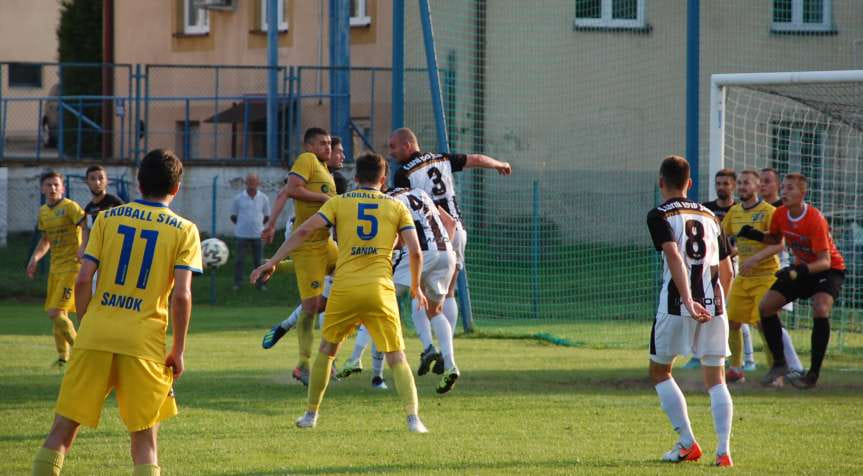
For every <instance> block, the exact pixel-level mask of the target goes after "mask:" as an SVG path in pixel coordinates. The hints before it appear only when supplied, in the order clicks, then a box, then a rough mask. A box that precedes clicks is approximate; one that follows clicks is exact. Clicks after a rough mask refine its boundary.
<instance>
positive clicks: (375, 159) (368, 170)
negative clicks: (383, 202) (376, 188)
mask: <svg viewBox="0 0 863 476" xmlns="http://www.w3.org/2000/svg"><path fill="white" fill-rule="evenodd" d="M356 167H357V169H356V176H357V180H358V181H359V182H362V183H373V182H377V181H378V180H380V178H381V177H383V176H384V175H388V174H389V164H388V163H387V161H386V159H384V158H383V156H381V155H380V154H373V153H365V154H363V155H361V156H359V157H358V158H357V161H356Z"/></svg>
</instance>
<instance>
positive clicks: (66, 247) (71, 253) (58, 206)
mask: <svg viewBox="0 0 863 476" xmlns="http://www.w3.org/2000/svg"><path fill="white" fill-rule="evenodd" d="M86 217H87V215H86V214H85V213H84V209H83V208H81V206H80V205H78V204H77V203H75V202H74V201H72V200H69V199H68V198H64V199H62V200H60V201H59V202H57V203H55V204H54V206H53V207H52V206H48V205H47V204H45V205H42V207H41V208H39V220H38V228H39V231H41V232H42V234H43V235H44V236H45V238H47V239H48V241H49V242H51V273H69V272H72V273H74V272H76V271H78V256H77V253H78V247H79V246H81V227H79V226H78V225H80V224H81V223H82V222H83V221H84V219H85V218H86Z"/></svg>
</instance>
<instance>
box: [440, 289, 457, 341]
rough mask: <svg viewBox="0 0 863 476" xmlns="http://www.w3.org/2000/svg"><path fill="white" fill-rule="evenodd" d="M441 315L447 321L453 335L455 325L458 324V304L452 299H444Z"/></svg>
mask: <svg viewBox="0 0 863 476" xmlns="http://www.w3.org/2000/svg"><path fill="white" fill-rule="evenodd" d="M443 313H444V315H445V316H446V320H448V321H449V326H450V328H452V333H453V335H455V325H456V323H457V322H458V303H456V302H455V298H454V297H448V298H446V299H444V302H443Z"/></svg>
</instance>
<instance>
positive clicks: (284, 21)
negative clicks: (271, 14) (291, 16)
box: [261, 0, 288, 31]
mask: <svg viewBox="0 0 863 476" xmlns="http://www.w3.org/2000/svg"><path fill="white" fill-rule="evenodd" d="M267 3H269V2H268V1H267V0H261V31H267ZM276 8H277V9H278V10H279V11H278V19H279V31H288V18H287V16H286V15H285V0H277V1H276Z"/></svg>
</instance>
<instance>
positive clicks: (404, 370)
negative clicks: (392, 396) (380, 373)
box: [390, 360, 420, 415]
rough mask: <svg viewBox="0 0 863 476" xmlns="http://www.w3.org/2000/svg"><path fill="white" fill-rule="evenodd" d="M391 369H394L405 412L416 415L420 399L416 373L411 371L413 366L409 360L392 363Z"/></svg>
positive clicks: (394, 378) (394, 377)
mask: <svg viewBox="0 0 863 476" xmlns="http://www.w3.org/2000/svg"><path fill="white" fill-rule="evenodd" d="M390 370H392V371H393V380H395V383H396V391H397V392H398V393H399V397H401V399H402V403H403V404H404V408H405V413H406V414H407V415H416V414H417V411H419V406H420V405H419V399H418V398H417V387H416V384H415V383H414V375H413V374H412V373H411V367H410V366H409V365H408V363H407V362H405V361H404V360H402V361H401V362H399V363H397V364H395V365H391V366H390Z"/></svg>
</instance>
